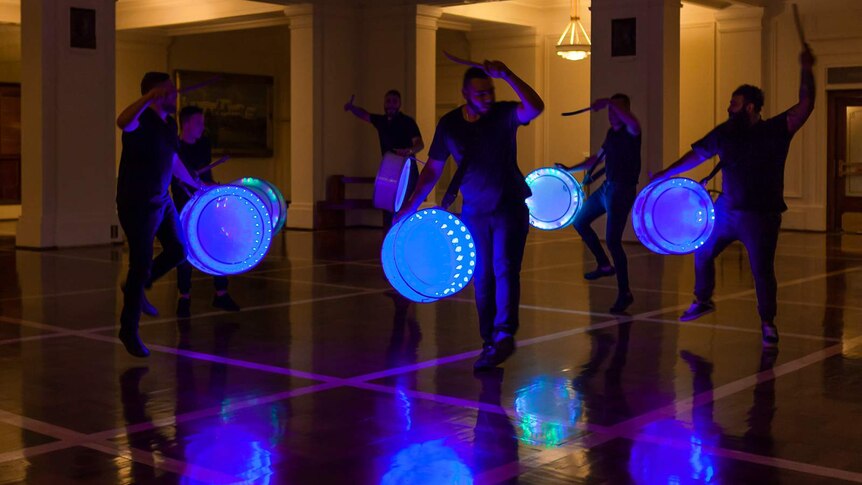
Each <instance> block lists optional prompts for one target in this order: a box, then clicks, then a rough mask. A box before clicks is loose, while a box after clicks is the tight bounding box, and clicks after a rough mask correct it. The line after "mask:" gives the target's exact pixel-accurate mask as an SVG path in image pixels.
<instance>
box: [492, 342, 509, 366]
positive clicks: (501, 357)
mask: <svg viewBox="0 0 862 485" xmlns="http://www.w3.org/2000/svg"><path fill="white" fill-rule="evenodd" d="M514 353H515V337H512V336H511V335H505V336H503V337H498V340H497V341H495V342H494V351H493V352H492V353H491V363H492V364H493V365H494V367H497V366H498V365H500V364H502V363H503V362H505V361H506V359H508V358H509V357H511V356H512V354H514Z"/></svg>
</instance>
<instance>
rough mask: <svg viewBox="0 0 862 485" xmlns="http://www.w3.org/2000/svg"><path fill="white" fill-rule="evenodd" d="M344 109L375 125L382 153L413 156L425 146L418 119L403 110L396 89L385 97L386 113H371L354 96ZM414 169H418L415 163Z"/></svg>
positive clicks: (391, 90) (384, 106) (399, 94)
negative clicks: (358, 103)
mask: <svg viewBox="0 0 862 485" xmlns="http://www.w3.org/2000/svg"><path fill="white" fill-rule="evenodd" d="M344 111H349V112H351V113H353V115H354V116H356V117H357V118H359V119H360V120H362V121H366V122H368V123H371V124H372V125H374V128H376V129H377V137H378V138H379V139H380V154H381V155H383V154H385V153H386V152H392V153H395V154H396V155H400V156H402V157H412V156H413V155H415V154H417V153H419V152H420V151H422V149H423V148H425V143H424V142H423V141H422V134H421V133H419V126H418V125H417V124H416V121H415V120H414V119H413V118H411V117H409V116H407V115H405V114H404V113H402V112H401V93H399V92H398V91H397V90H395V89H390V90H389V91H387V92H386V96H384V97H383V112H384V113H385V114H382V115H379V114H371V113H369V112H368V111H365V110H364V109H362V108H361V107H359V106H356V105H355V104H353V96H351V97H350V101H348V102H347V103H345V104H344ZM413 170H416V164H415V163H414V164H413Z"/></svg>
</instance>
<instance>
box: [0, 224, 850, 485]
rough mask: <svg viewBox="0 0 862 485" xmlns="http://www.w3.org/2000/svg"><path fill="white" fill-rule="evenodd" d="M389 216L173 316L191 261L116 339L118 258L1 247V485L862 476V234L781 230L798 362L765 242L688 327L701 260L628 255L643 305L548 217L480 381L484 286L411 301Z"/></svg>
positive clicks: (763, 480) (313, 244)
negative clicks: (138, 343)
mask: <svg viewBox="0 0 862 485" xmlns="http://www.w3.org/2000/svg"><path fill="white" fill-rule="evenodd" d="M381 240H382V233H381V231H380V230H373V229H354V230H347V231H329V232H314V233H311V232H287V233H285V235H284V236H283V237H279V239H278V241H277V244H276V246H277V247H276V248H274V250H273V252H272V254H271V255H270V257H269V258H268V259H267V260H266V261H265V262H264V263H263V264H262V265H261V266H259V267H258V268H257V269H256V270H255V271H253V272H251V273H249V274H246V275H243V276H239V277H234V278H232V279H231V293H232V295H233V296H234V298H235V299H236V300H237V302H238V303H240V304H241V305H242V306H243V310H242V311H241V312H239V313H224V312H220V311H217V310H215V309H214V308H212V307H211V306H210V303H211V299H212V294H213V289H212V284H211V282H210V279H209V278H208V277H207V276H205V275H202V274H199V273H196V275H195V276H196V280H195V286H194V288H193V292H192V293H193V301H192V311H193V318H191V319H190V320H187V321H178V320H177V319H176V318H175V317H174V316H173V315H174V309H175V305H176V284H175V281H174V276H173V275H169V276H168V277H167V278H166V279H165V280H164V281H161V282H159V283H158V284H156V285H155V286H154V288H153V289H152V290H151V291H150V293H149V295H150V299H151V301H152V302H153V303H154V304H155V305H156V306H157V307H158V308H159V309H160V310H161V316H160V317H158V318H145V319H144V320H143V321H142V325H143V326H142V336H143V338H144V340H145V341H146V342H147V343H148V345H149V346H150V349H151V350H152V351H153V353H152V355H151V356H150V357H149V358H147V359H136V358H133V357H130V356H129V355H127V354H126V353H125V352H124V350H123V347H122V345H120V344H119V342H118V341H117V340H116V339H115V335H116V325H117V319H118V314H119V309H120V305H121V298H120V295H121V293H120V291H119V283H120V281H121V279H122V278H123V277H124V275H125V268H126V253H125V252H124V250H123V249H122V248H121V247H113V248H86V249H73V250H61V251H44V252H35V251H23V250H17V251H16V250H15V249H14V247H13V246H12V245H11V241H6V242H5V243H4V244H2V246H0V483H4V484H5V483H28V484H67V483H98V484H102V483H104V484H113V483H141V484H149V483H183V484H185V483H247V484H288V483H296V484H378V483H381V484H387V485H389V484H470V483H476V484H490V483H522V484H534V483H535V484H539V483H542V484H544V483H596V484H598V483H610V484H626V483H648V484H652V483H661V484H670V483H674V484H676V483H679V484H688V483H727V484H771V483H783V484H833V483H835V484H837V483H852V482H862V432H860V431H862V424H860V421H862V236H827V235H823V234H807V233H793V232H786V233H783V234H782V236H781V239H780V242H779V254H778V257H777V267H778V270H777V273H778V281H779V287H780V288H779V300H780V302H779V316H778V320H777V324H778V328H779V330H780V332H781V343H780V347H779V348H780V351H779V352H763V351H762V348H761V343H760V329H759V322H758V318H757V313H756V309H755V301H754V296H753V295H754V291H753V286H752V279H751V275H750V271H749V268H748V261H747V257H746V256H745V253H744V251H743V250H742V249H741V248H739V247H736V246H732V247H731V248H729V249H728V250H727V251H726V252H725V253H724V255H723V256H722V257H721V259H720V261H719V266H718V270H717V295H716V301H717V304H718V310H717V311H716V312H715V313H713V314H710V315H707V316H705V317H703V318H701V319H700V320H698V321H695V322H690V323H685V324H681V323H679V322H677V320H676V317H677V316H678V315H679V313H680V312H681V311H682V309H684V308H686V307H687V305H688V304H689V302H690V300H691V288H692V284H693V273H692V257H691V256H676V257H662V256H658V255H654V254H651V253H649V252H647V251H646V250H645V249H644V248H643V247H641V246H639V245H635V244H632V245H629V246H628V247H627V250H628V253H629V257H630V268H631V273H632V284H633V287H634V295H635V298H636V301H635V304H634V305H633V306H632V308H631V312H630V313H631V316H630V317H614V316H613V315H610V314H608V313H607V309H608V308H609V307H610V305H611V304H612V303H613V299H614V297H615V292H616V290H615V288H614V283H615V282H614V280H613V279H607V278H606V279H603V280H599V281H596V282H589V283H588V282H586V281H584V280H583V278H582V274H583V272H584V270H585V268H586V269H592V266H593V262H592V258H591V257H589V256H588V255H587V254H585V249H584V247H583V245H582V244H581V242H580V241H579V240H578V238H577V237H575V233H574V231H572V230H565V231H561V232H555V233H542V232H540V231H533V232H532V233H531V235H530V238H529V242H528V247H527V253H526V257H525V263H524V272H523V283H522V287H523V298H522V307H521V322H522V324H521V331H520V333H519V335H518V343H519V348H518V351H517V353H516V354H515V355H514V356H513V357H512V358H511V359H510V360H509V361H508V362H506V363H505V364H504V365H503V366H502V367H501V368H500V369H498V370H497V371H494V372H486V373H481V374H474V373H473V370H472V363H473V360H474V359H475V357H476V355H477V354H478V347H479V344H480V341H479V338H478V332H477V322H476V315H475V310H474V307H473V304H472V290H470V289H468V290H466V291H464V292H463V293H462V294H459V295H456V296H455V297H452V298H449V299H447V300H444V301H440V302H437V303H434V304H428V305H409V306H405V305H403V304H401V302H400V301H399V300H398V299H397V298H393V296H392V295H391V294H390V293H388V289H389V287H388V285H387V282H386V280H385V278H384V276H383V271H382V269H381V267H380V265H379V261H378V257H377V254H378V250H379V247H380V243H381Z"/></svg>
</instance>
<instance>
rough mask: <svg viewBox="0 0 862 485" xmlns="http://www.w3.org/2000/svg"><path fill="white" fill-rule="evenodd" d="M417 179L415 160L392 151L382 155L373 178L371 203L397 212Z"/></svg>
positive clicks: (379, 207) (410, 192)
mask: <svg viewBox="0 0 862 485" xmlns="http://www.w3.org/2000/svg"><path fill="white" fill-rule="evenodd" d="M417 179H418V170H417V169H416V161H415V160H414V159H413V158H409V157H402V156H400V155H396V154H394V153H392V152H387V153H386V154H384V155H383V159H382V160H381V161H380V167H379V168H378V170H377V176H376V177H375V178H374V194H373V196H372V205H373V206H374V207H376V208H378V209H382V210H385V211H389V212H393V213H394V212H398V210H399V209H401V205H402V204H403V203H404V201H406V200H407V199H408V198H409V197H410V195H411V194H412V192H413V188H414V187H415V185H416V180H417Z"/></svg>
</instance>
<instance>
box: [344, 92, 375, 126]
mask: <svg viewBox="0 0 862 485" xmlns="http://www.w3.org/2000/svg"><path fill="white" fill-rule="evenodd" d="M354 97H355V95H352V94H351V95H350V101H348V102H346V103H344V111H350V112H351V113H353V116H356V117H357V118H359V119H360V120H362V121H366V122H368V123H371V114H369V113H368V111H365V110H364V109H362V108H361V107H359V106H356V105H355V104H353V98H354Z"/></svg>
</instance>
